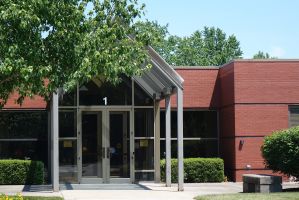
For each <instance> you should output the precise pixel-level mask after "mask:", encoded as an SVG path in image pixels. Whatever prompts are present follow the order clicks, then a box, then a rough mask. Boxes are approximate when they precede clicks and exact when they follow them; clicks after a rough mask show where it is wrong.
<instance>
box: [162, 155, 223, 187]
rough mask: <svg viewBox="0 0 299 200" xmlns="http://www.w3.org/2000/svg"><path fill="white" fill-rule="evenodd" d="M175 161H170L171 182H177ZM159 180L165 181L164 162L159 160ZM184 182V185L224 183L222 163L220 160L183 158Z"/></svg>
mask: <svg viewBox="0 0 299 200" xmlns="http://www.w3.org/2000/svg"><path fill="white" fill-rule="evenodd" d="M177 164H178V162H177V159H172V160H171V181H172V182H177V177H178V175H177V173H178V168H177ZM161 179H162V181H165V160H161ZM184 181H185V182H186V183H201V182H222V181H224V163H223V160H222V159H220V158H185V159H184Z"/></svg>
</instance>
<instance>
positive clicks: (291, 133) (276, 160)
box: [261, 126, 299, 178]
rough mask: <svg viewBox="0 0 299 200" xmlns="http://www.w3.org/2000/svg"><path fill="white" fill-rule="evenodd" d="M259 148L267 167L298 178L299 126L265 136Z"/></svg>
mask: <svg viewBox="0 0 299 200" xmlns="http://www.w3.org/2000/svg"><path fill="white" fill-rule="evenodd" d="M261 150H262V154H263V157H264V158H265V164H266V166H267V167H268V168H270V169H272V170H273V171H275V172H282V173H284V174H287V175H292V176H295V177H297V178H299V126H297V127H293V128H290V129H285V130H280V131H275V132H274V133H273V134H272V135H270V136H267V137H265V139H264V144H263V145H262V147H261Z"/></svg>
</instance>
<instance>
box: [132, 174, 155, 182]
mask: <svg viewBox="0 0 299 200" xmlns="http://www.w3.org/2000/svg"><path fill="white" fill-rule="evenodd" d="M154 175H155V174H154V172H135V179H136V181H153V180H154Z"/></svg>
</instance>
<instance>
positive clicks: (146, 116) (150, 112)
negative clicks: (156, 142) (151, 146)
mask: <svg viewBox="0 0 299 200" xmlns="http://www.w3.org/2000/svg"><path fill="white" fill-rule="evenodd" d="M135 137H154V109H153V108H146V109H144V108H142V109H135Z"/></svg>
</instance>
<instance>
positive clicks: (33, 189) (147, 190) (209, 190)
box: [0, 182, 299, 200]
mask: <svg viewBox="0 0 299 200" xmlns="http://www.w3.org/2000/svg"><path fill="white" fill-rule="evenodd" d="M81 186H82V185H81ZM73 188H74V189H76V190H61V191H60V192H57V193H53V192H52V191H51V186H25V187H24V186H0V193H5V194H16V193H22V194H23V195H24V196H60V197H64V199H65V200H97V199H100V200H141V199H142V200H168V199H171V200H192V199H193V198H194V197H195V196H198V195H208V194H226V193H239V192H242V183H231V182H226V183H189V184H188V183H185V185H184V188H185V191H184V192H178V191H177V185H175V184H173V185H172V187H170V188H166V187H165V186H164V184H155V183H141V184H138V185H129V184H128V185H126V184H124V185H123V188H126V189H122V187H121V184H118V185H109V186H108V185H106V186H102V187H101V186H100V185H97V186H95V185H93V186H92V187H90V188H89V187H88V186H86V185H83V186H82V187H81V188H80V185H77V186H73ZM283 188H299V184H298V183H291V184H290V183H287V184H283Z"/></svg>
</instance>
